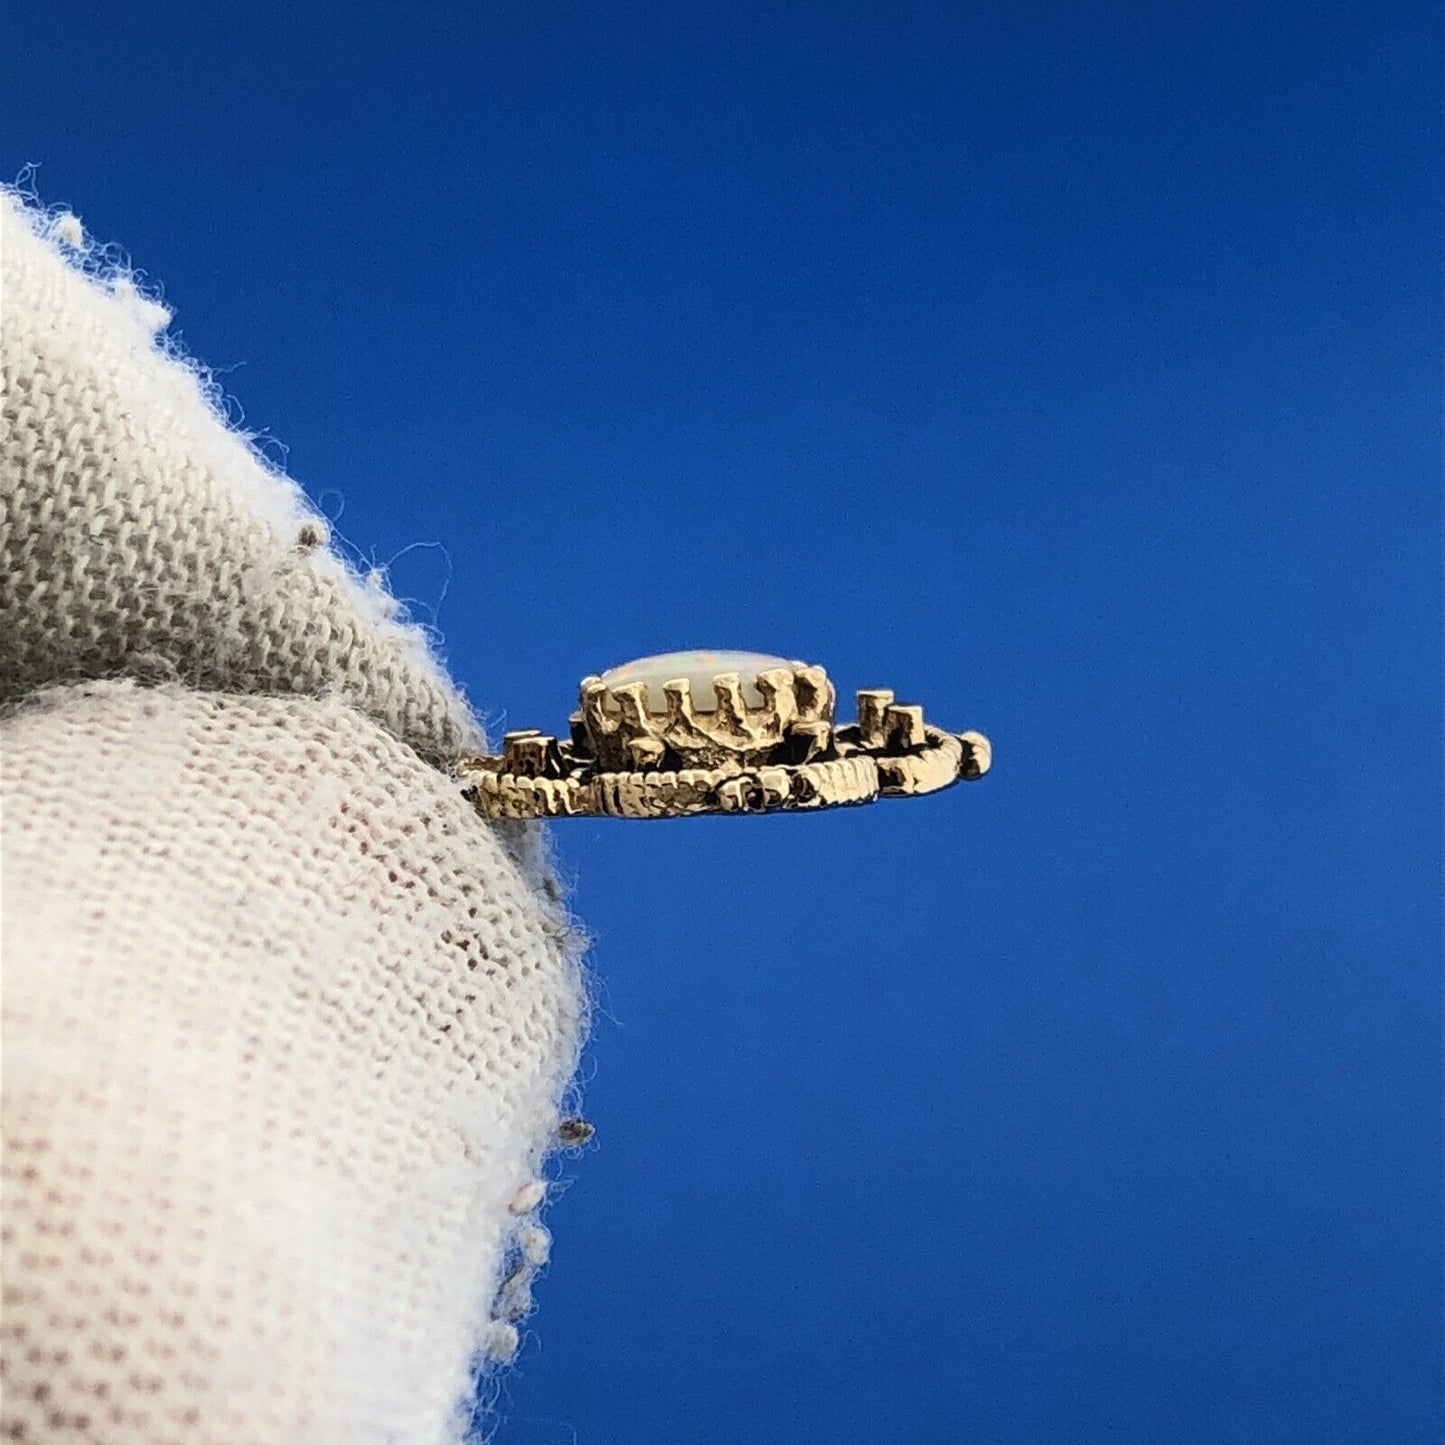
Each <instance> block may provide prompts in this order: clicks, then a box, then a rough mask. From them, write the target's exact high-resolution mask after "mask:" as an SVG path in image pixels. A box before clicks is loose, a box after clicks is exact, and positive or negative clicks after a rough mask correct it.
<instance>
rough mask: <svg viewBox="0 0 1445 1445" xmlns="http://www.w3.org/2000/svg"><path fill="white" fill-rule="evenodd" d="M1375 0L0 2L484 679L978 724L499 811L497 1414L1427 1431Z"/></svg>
mask: <svg viewBox="0 0 1445 1445" xmlns="http://www.w3.org/2000/svg"><path fill="white" fill-rule="evenodd" d="M1434 11H1435V7H1434V6H1431V5H1425V4H1420V5H1398V6H1397V5H1391V4H1370V5H1365V4H1357V5H1348V4H1346V5H1328V4H1327V5H1321V6H1310V7H1304V6H1297V5H1289V4H1284V5H1273V6H1266V5H1263V4H1234V5H1221V4H1213V5H1199V6H1190V5H1184V6H1178V5H1175V6H1162V5H1160V6H1150V5H1125V6H1115V7H1086V6H1075V5H1068V4H1063V3H1053V4H1045V5H1029V4H1024V5H1020V4H1017V3H1012V4H981V5H968V6H963V5H935V6H926V7H920V6H910V5H900V4H887V5H884V4H878V5H873V6H849V5H840V4H831V5H805V4H775V5H766V6H747V5H729V6H713V5H698V6H694V5H690V4H689V5H681V4H679V5H668V6H662V5H654V6H634V5H622V4H605V3H604V4H598V3H592V4H585V5H584V4H560V5H547V6H541V5H517V4H510V5H499V4H495V3H488V4H483V5H468V6H457V7H455V8H447V7H442V6H438V5H429V6H422V7H421V8H420V9H416V8H404V7H401V6H397V7H395V8H394V9H390V10H381V9H375V10H374V9H371V8H369V7H366V6H360V7H358V6H355V5H353V6H346V7H342V6H337V7H334V8H323V7H320V6H316V5H307V4H302V5H298V6H292V7H284V8H283V7H265V6H261V7H258V6H255V5H235V6H228V7H223V6H208V5H202V4H195V5H186V6H179V5H177V6H175V7H173V8H172V7H166V6H155V5H151V6H146V5H140V6H128V7H123V6H115V5H105V6H99V5H94V6H91V5H65V6H42V5H30V6H24V7H22V8H21V9H20V10H18V11H16V12H15V13H13V14H11V15H10V16H9V17H8V20H7V49H8V51H9V56H8V60H7V64H6V71H7V80H6V94H5V97H4V99H3V100H0V133H3V135H4V137H5V141H6V143H7V146H8V148H9V150H10V152H11V155H12V158H13V162H14V169H15V170H16V171H18V170H19V168H20V166H21V164H22V163H24V162H28V161H34V162H39V163H40V166H41V168H40V170H39V172H38V175H37V177H36V182H35V184H36V186H37V188H38V190H39V192H40V193H41V195H42V196H43V198H44V199H45V200H47V201H48V202H67V203H69V204H71V205H73V206H74V207H75V208H76V209H77V210H78V211H79V212H80V214H81V215H82V216H83V218H84V219H85V221H86V222H87V224H88V225H89V226H90V227H91V228H92V229H93V230H94V231H95V232H97V233H98V234H99V235H100V236H101V237H102V238H104V239H107V240H116V241H119V242H121V243H123V244H124V245H125V246H126V247H127V248H128V249H129V250H130V252H131V254H132V255H133V256H134V258H135V260H136V262H137V264H139V265H140V266H142V267H144V268H145V269H146V270H147V271H148V272H149V273H151V275H152V276H153V277H154V278H156V279H157V280H158V281H160V282H163V283H164V289H165V294H166V296H167V298H168V299H169V301H170V302H171V303H172V304H173V305H174V306H175V307H176V308H177V310H178V320H177V330H178V331H179V332H180V334H181V336H182V337H183V339H184V341H185V343H186V344H187V345H188V346H189V347H190V349H191V350H192V351H194V352H195V353H196V354H197V355H199V356H200V357H202V358H204V359H205V360H207V361H209V362H211V363H212V364H214V365H215V366H216V367H217V368H218V369H219V370H220V374H221V376H220V379H221V381H222V383H223V385H224V386H225V388H226V390H227V391H228V392H229V393H230V394H231V395H232V396H233V397H234V398H235V399H236V403H237V407H236V410H237V411H238V413H240V412H243V413H244V419H245V424H246V425H248V426H251V427H254V428H256V429H257V430H258V431H260V432H262V433H263V436H264V437H266V438H270V437H274V438H279V439H282V440H284V442H285V446H286V451H285V456H286V459H287V464H288V466H289V468H290V470H291V471H292V473H293V474H294V475H295V476H296V477H297V478H298V479H300V480H301V481H302V482H303V483H304V485H305V486H306V488H307V489H308V491H309V492H310V493H311V494H312V495H313V496H314V497H316V498H318V499H320V500H321V502H322V505H323V506H324V507H325V508H326V509H327V510H328V512H330V513H331V514H332V515H333V516H334V517H336V518H337V519H338V530H339V531H340V532H341V533H342V534H343V535H344V536H345V537H346V538H347V539H348V540H349V542H350V543H351V544H352V545H353V546H354V547H355V548H356V549H357V551H358V553H359V554H360V555H361V556H362V557H363V558H364V559H365V560H366V561H367V562H368V563H372V562H374V563H378V564H382V565H385V566H388V567H389V568H390V572H391V576H392V579H393V583H394V585H395V586H396V588H397V589H398V590H399V592H401V593H402V594H403V595H405V596H407V597H409V598H412V599H414V600H415V604H416V608H415V610H416V612H417V615H419V616H420V617H422V618H423V619H424V620H427V621H428V622H430V621H433V620H435V622H436V623H437V625H438V626H439V627H440V628H441V630H442V632H443V633H444V636H445V650H446V654H447V656H448V658H449V660H450V662H451V664H452V666H453V667H454V669H455V670H456V672H457V674H458V675H459V677H460V678H461V679H462V680H463V682H464V684H465V685H466V686H467V688H468V690H469V692H470V693H471V695H472V696H473V697H474V698H475V699H476V701H477V702H478V704H479V705H480V706H481V707H483V708H484V709H486V710H487V712H488V715H489V717H490V719H491V720H492V721H493V723H503V722H505V723H509V724H511V725H516V726H520V725H529V724H536V725H542V726H550V725H553V724H555V723H560V721H561V720H562V718H563V717H564V715H565V713H566V711H567V710H568V709H569V707H570V706H571V704H572V702H573V697H574V688H575V682H576V680H577V679H578V678H580V677H581V676H582V675H583V674H584V673H586V672H588V671H590V670H593V669H596V668H599V667H603V666H606V665H609V664H611V663H614V662H618V661H621V660H624V659H626V658H629V657H633V656H636V655H639V654H644V653H649V652H653V651H660V650H663V649H666V648H671V647H681V646H693V645H696V646H707V647H719V646H742V647H754V648H760V649H763V650H768V651H781V652H783V653H785V654H787V655H790V656H792V655H799V656H804V657H807V658H809V659H815V660H817V661H821V662H823V663H825V664H826V665H827V666H828V667H829V668H830V670H831V672H832V674H833V676H834V678H835V680H836V681H837V682H838V684H839V686H840V690H841V692H842V693H843V695H844V696H845V697H847V696H851V693H852V691H853V689H855V688H856V687H859V686H867V685H885V686H892V687H894V688H895V689H897V690H898V691H899V692H900V693H901V694H906V695H907V696H909V697H912V698H916V699H918V700H921V701H924V702H925V703H926V704H927V706H928V709H929V712H930V714H931V715H932V716H933V717H934V718H935V719H936V720H938V721H942V722H945V723H947V724H949V725H951V726H954V727H959V728H962V727H977V728H980V729H982V730H984V731H986V732H988V733H989V734H990V735H991V736H992V738H993V740H994V744H995V754H996V759H997V763H996V767H995V771H994V772H993V773H992V774H991V775H990V776H989V777H988V778H987V779H986V780H985V781H983V782H981V783H978V784H976V785H970V786H968V787H966V788H961V789H958V790H956V791H954V792H952V793H948V794H945V795H943V796H941V797H936V798H932V799H927V800H920V801H917V802H913V803H898V804H889V805H885V806H879V807H876V808H869V809H861V810H857V811H844V812H839V813H835V814H828V815H823V816H819V817H811V818H810V817H782V818H765V819H759V820H752V821H746V822H737V821H735V820H727V819H706V820H699V821H694V822H689V823H671V824H652V825H649V824H640V823H639V824H619V823H607V822H593V821H581V822H574V823H571V824H567V825H563V826H559V827H558V829H557V841H558V846H559V848H560V852H561V858H562V861H563V866H564V868H565V869H566V871H567V872H568V874H569V876H571V877H572V878H574V879H575V883H576V895H575V906H576V908H577V909H578V911H579V912H580V914H581V915H582V917H583V918H584V919H585V920H586V921H587V922H588V923H589V924H590V926H591V928H592V929H593V930H594V932H595V934H596V940H597V941H596V946H595V948H594V950H593V952H592V955H591V963H592V967H593V968H594V969H595V971H596V974H597V976H598V980H599V983H598V993H599V1014H598V1021H597V1028H596V1033H595V1037H594V1040H593V1043H592V1045H591V1048H590V1050H589V1054H588V1058H587V1066H586V1078H587V1084H586V1091H585V1104H586V1109H587V1112H588V1113H589V1115H590V1116H591V1117H592V1118H593V1120H594V1121H595V1122H596V1124H597V1126H598V1130H599V1133H598V1140H597V1142H596V1143H595V1144H594V1145H592V1146H591V1147H589V1149H588V1150H587V1151H586V1152H585V1154H583V1155H582V1156H580V1157H576V1156H574V1157H571V1158H567V1159H564V1160H563V1161H562V1162H561V1164H560V1166H559V1167H558V1171H557V1172H558V1174H559V1177H562V1178H565V1179H566V1180H567V1188H566V1191H565V1193H564V1194H563V1195H562V1197H560V1198H559V1199H558V1200H557V1202H556V1204H555V1206H554V1207H553V1209H552V1211H551V1222H552V1224H553V1226H554V1228H555V1231H556V1236H557V1246H556V1264H555V1265H554V1267H553V1269H552V1271H551V1272H550V1274H549V1276H548V1277H547V1278H546V1279H545V1280H544V1282H543V1283H542V1285H541V1287H540V1291H539V1293H540V1298H541V1303H542V1309H541V1312H540V1313H539V1314H538V1316H536V1317H535V1319H534V1320H533V1321H532V1326H531V1330H532V1332H531V1333H529V1335H528V1337H527V1340H526V1343H525V1344H524V1347H523V1350H522V1353H521V1356H520V1362H519V1365H518V1367H517V1369H516V1370H515V1372H513V1373H512V1374H511V1375H510V1376H508V1377H507V1378H506V1379H505V1380H504V1381H503V1382H502V1383H501V1384H500V1386H499V1387H498V1388H497V1391H496V1402H495V1403H496V1409H497V1411H498V1414H497V1416H496V1417H495V1418H494V1424H495V1426H496V1438H497V1440H498V1441H500V1442H503V1445H571V1442H573V1441H577V1442H582V1445H590V1442H611V1441H619V1442H620V1441H629V1442H631V1441H639V1440H641V1441H667V1442H694V1441H695V1442H704V1441H705V1442H714V1441H716V1442H734V1441H743V1440H814V1439H816V1440H828V1441H832V1442H850V1441H859V1442H862V1441H868V1442H874V1441H879V1440H900V1441H947V1442H952V1441H960V1440H967V1441H974V1442H985V1445H995V1442H996V1445H1036V1442H1092V1441H1109V1442H1139V1445H1158V1442H1196V1441H1197V1442H1200V1445H1225V1442H1257V1441H1269V1442H1300V1445H1321V1442H1347V1441H1348V1442H1379V1445H1409V1442H1436V1441H1438V1440H1439V1439H1440V1432H1441V1394H1440V1385H1441V1373H1440V1366H1441V1325H1440V1315H1441V1273H1440V1264H1441V1258H1440V1255H1441V1238H1440V1203H1441V1199H1440V1194H1441V1179H1440V1154H1439V1145H1440V1052H1441V1041H1440V1023H1441V1009H1440V955H1439V946H1440V898H1439V876H1440V875H1439V863H1440V801H1441V800H1440V781H1441V780H1440V760H1439V738H1440V578H1439V564H1440V505H1439V504H1440V497H1439V471H1438V467H1439V444H1440V430H1439V406H1438V382H1439V375H1438V363H1439V355H1440V340H1441V334H1440V319H1441V308H1440V288H1439V270H1438V267H1439V260H1440V225H1439V200H1440V195H1439V187H1438V174H1439V164H1440V159H1441V150H1440V132H1439V121H1438V104H1437V100H1438V95H1437V92H1438V77H1439V74H1440V69H1441V62H1442V47H1441V44H1440V39H1441V37H1440V32H1439V25H1438V21H1437V20H1436V18H1435V17H1434ZM266 444H267V445H268V447H269V448H270V449H271V450H272V452H273V454H279V448H278V445H277V444H276V443H273V442H269V441H268V442H267V443H266ZM417 543H421V544H423V545H421V546H415V545H414V544H417ZM503 709H505V710H506V711H505V713H504V712H503Z"/></svg>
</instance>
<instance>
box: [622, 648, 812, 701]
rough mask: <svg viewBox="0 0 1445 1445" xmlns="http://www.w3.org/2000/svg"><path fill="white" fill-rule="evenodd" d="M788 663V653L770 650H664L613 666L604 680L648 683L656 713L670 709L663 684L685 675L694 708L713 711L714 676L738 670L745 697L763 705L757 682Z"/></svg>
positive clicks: (714, 698) (715, 695)
mask: <svg viewBox="0 0 1445 1445" xmlns="http://www.w3.org/2000/svg"><path fill="white" fill-rule="evenodd" d="M774 667H786V668H788V669H790V670H791V668H792V663H790V662H789V661H788V659H787V658H786V657H772V656H770V655H769V654H768V653H766V652H663V653H659V654H658V655H657V656H656V657H640V658H638V659H637V661H636V662H625V663H623V664H622V666H621V667H614V668H610V669H609V670H608V671H607V672H604V673H603V674H602V681H603V682H604V683H605V684H606V685H607V686H608V687H623V686H625V685H626V684H628V683H633V682H641V683H645V684H646V685H647V710H648V712H653V713H658V714H661V713H665V712H666V711H667V697H666V696H665V694H664V693H663V691H662V685H663V684H664V683H666V682H671V681H672V680H673V678H675V677H685V678H686V679H687V680H688V683H689V684H690V685H691V688H692V706H693V711H694V712H700V713H703V712H712V711H714V710H715V709H716V707H717V693H716V692H714V691H713V685H712V680H713V678H715V677H716V676H717V675H718V674H719V673H723V672H735V673H737V674H738V675H739V676H740V677H741V678H742V682H743V688H742V692H743V700H744V702H746V703H747V705H748V706H749V707H761V706H762V705H763V695H762V693H760V692H759V691H758V689H757V688H756V686H754V684H753V679H754V678H755V677H756V676H757V675H758V673H760V672H767V671H768V670H769V669H770V668H774Z"/></svg>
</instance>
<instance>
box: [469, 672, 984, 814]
mask: <svg viewBox="0 0 1445 1445" xmlns="http://www.w3.org/2000/svg"><path fill="white" fill-rule="evenodd" d="M699 659H701V661H700V662H699ZM713 660H715V661H717V662H721V663H724V664H726V663H727V662H729V661H736V662H738V663H740V664H742V665H744V666H746V670H740V668H738V667H726V666H725V667H724V669H723V670H720V671H717V672H711V671H710V670H709V665H708V664H709V662H710V661H713ZM674 671H675V672H676V674H677V675H676V676H671V675H669V674H670V673H672V672H674ZM835 702H836V693H835V691H834V688H833V684H832V683H831V682H830V681H829V680H828V675H827V673H826V672H824V671H823V669H822V668H821V667H815V666H810V665H809V664H807V663H803V662H784V661H783V660H782V659H779V658H767V657H759V656H757V655H755V654H725V653H724V654H717V653H700V654H684V653H672V654H668V655H667V656H665V657H661V658H655V659H644V660H643V661H642V662H639V663H631V664H629V665H628V666H626V667H623V668H616V669H614V670H613V671H611V672H608V673H605V674H603V675H602V676H600V677H587V678H584V679H583V681H582V689H581V696H580V699H579V707H578V711H577V712H575V713H573V715H572V718H571V734H570V736H569V737H568V738H566V739H560V738H557V737H553V736H551V735H549V734H547V733H543V732H539V731H537V730H536V729H526V730H522V731H517V732H509V733H507V734H505V735H504V736H503V738H502V751H501V752H500V753H499V754H497V755H495V756H489V757H478V758H466V759H464V760H463V761H462V762H461V763H460V764H459V767H458V772H459V775H460V776H461V778H462V779H463V781H464V782H465V784H466V786H467V789H468V792H469V794H470V796H471V797H472V798H473V799H474V801H475V803H476V806H477V809H478V811H480V812H481V813H482V814H483V815H485V816H486V817H489V818H562V817H572V816H576V815H579V814H592V815H597V814H601V815H605V816H610V817H618V818H676V817H683V816H686V815H688V814H692V813H769V812H777V811H783V810H791V809H799V810H801V809H808V808H830V807H836V806H840V805H843V804H849V803H870V802H872V801H873V800H874V799H875V798H880V797H881V798H896V797H910V796H913V795H916V794H919V793H932V792H937V791H938V790H939V789H940V788H946V787H949V786H950V785H951V784H953V783H956V782H959V781H960V780H967V779H973V778H979V777H982V776H983V774H984V773H986V772H987V771H988V768H989V763H990V761H991V749H990V747H989V742H988V739H987V738H986V737H984V736H983V734H982V733H976V732H963V733H951V732H946V731H944V730H943V729H942V728H937V727H934V726H933V725H932V724H930V723H927V722H925V721H924V717H923V709H922V708H921V707H919V706H918V705H917V704H914V703H900V702H897V701H895V699H894V696H893V694H892V692H890V691H888V690H887V689H886V688H868V689H866V690H864V691H862V692H860V693H859V694H858V718H857V721H856V722H852V723H847V724H843V725H838V724H836V723H835V722H834V717H833V712H834V705H835Z"/></svg>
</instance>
